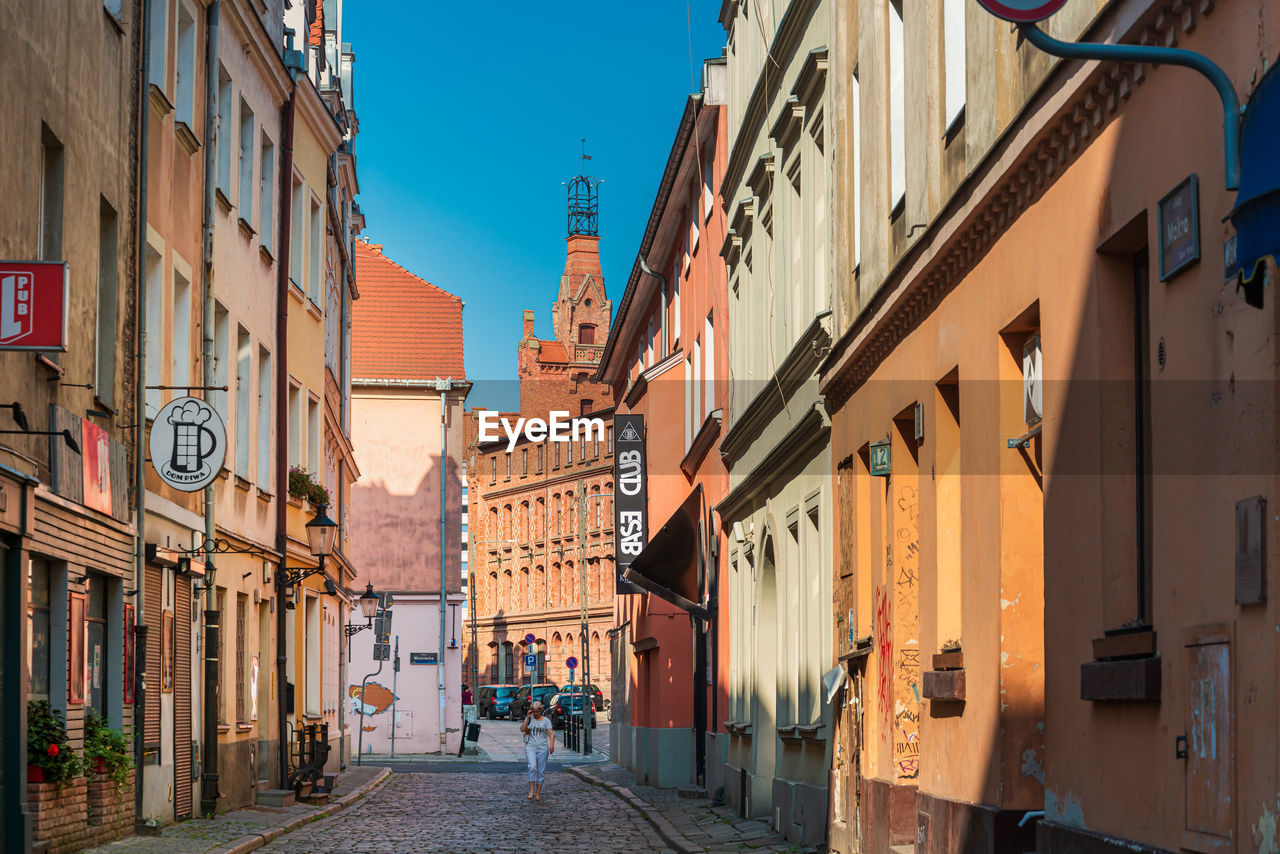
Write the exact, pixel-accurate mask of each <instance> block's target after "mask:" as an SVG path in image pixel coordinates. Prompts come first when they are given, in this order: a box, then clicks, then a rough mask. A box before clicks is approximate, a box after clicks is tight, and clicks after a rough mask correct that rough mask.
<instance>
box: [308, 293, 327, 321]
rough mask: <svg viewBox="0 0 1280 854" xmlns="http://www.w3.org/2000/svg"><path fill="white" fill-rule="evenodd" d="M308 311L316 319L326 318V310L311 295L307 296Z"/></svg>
mask: <svg viewBox="0 0 1280 854" xmlns="http://www.w3.org/2000/svg"><path fill="white" fill-rule="evenodd" d="M307 313H308V314H310V315H311V316H312V317H314V318H315V319H316V320H323V319H324V311H323V310H322V309H321V308H320V306H318V305H316V301H315V300H313V299H311V298H310V297H307Z"/></svg>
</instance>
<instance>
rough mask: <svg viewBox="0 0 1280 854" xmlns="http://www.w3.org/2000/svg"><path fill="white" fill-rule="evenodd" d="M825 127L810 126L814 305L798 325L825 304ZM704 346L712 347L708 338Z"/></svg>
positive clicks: (816, 123)
mask: <svg viewBox="0 0 1280 854" xmlns="http://www.w3.org/2000/svg"><path fill="white" fill-rule="evenodd" d="M824 133H825V131H824V129H823V124H822V122H821V121H818V122H815V127H814V128H813V129H812V137H813V147H814V150H815V151H816V152H817V154H818V157H817V161H816V162H815V163H814V168H812V169H810V170H809V227H808V231H809V234H810V235H811V237H810V240H811V241H812V244H811V255H810V258H811V259H812V261H811V263H812V264H813V270H812V271H811V275H812V277H813V305H812V306H810V308H809V314H808V316H807V317H806V318H804V323H803V324H802V326H801V328H803V327H804V326H808V322H809V320H811V319H812V318H813V316H814V315H815V314H817V313H818V312H820V311H822V310H823V308H824V307H825V306H826V305H827V163H826V157H825V155H826V145H825V142H824ZM707 346H708V347H709V346H711V342H710V340H708V341H707Z"/></svg>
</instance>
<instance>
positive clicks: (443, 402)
mask: <svg viewBox="0 0 1280 854" xmlns="http://www.w3.org/2000/svg"><path fill="white" fill-rule="evenodd" d="M452 387H453V379H452V378H450V379H447V380H436V388H438V389H439V390H440V646H439V650H440V658H439V660H438V661H437V662H436V679H437V681H438V682H439V691H440V752H441V753H442V754H443V753H444V752H445V749H444V748H445V722H444V713H445V710H446V708H447V707H448V706H447V703H446V701H445V694H444V689H445V666H444V623H445V619H446V614H445V603H446V601H447V597H448V594H447V593H446V592H445V590H446V586H445V583H444V567H445V554H446V551H445V549H446V547H447V545H448V542H449V541H448V539H447V538H446V537H445V520H446V519H447V516H446V515H445V497H446V496H447V495H448V476H449V455H448V453H447V451H448V446H449V445H448V443H449V433H448V423H449V418H448V412H449V409H448V407H449V389H450V388H452ZM394 725H395V721H392V729H393V731H394V728H395V727H394Z"/></svg>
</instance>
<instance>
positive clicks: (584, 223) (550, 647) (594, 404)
mask: <svg viewBox="0 0 1280 854" xmlns="http://www.w3.org/2000/svg"><path fill="white" fill-rule="evenodd" d="M574 180H575V186H581V188H582V193H583V196H582V200H583V203H582V206H581V208H580V215H579V216H578V217H577V218H575V216H574V214H572V213H571V215H570V233H569V236H568V237H567V239H566V257H565V269H564V275H563V276H562V277H561V279H560V287H559V291H558V294H557V298H556V300H555V302H554V303H553V304H552V309H551V313H552V325H553V329H554V336H553V337H552V338H549V339H541V338H538V337H537V336H536V335H535V333H534V313H533V312H532V311H530V310H526V311H525V312H524V315H523V327H522V334H521V339H520V342H519V343H518V345H517V366H518V374H519V377H520V411H519V412H517V413H496V412H487V413H481V412H480V411H477V410H473V411H472V412H471V413H470V421H471V427H470V428H469V429H470V431H471V435H472V436H473V437H474V438H473V439H472V443H471V444H470V445H469V447H468V462H467V473H468V475H467V476H468V494H469V497H470V500H471V506H470V508H469V512H468V520H469V539H470V544H471V549H472V553H471V560H470V561H469V566H470V571H471V575H472V582H471V583H472V585H473V586H474V590H475V595H474V601H475V608H474V610H473V612H472V614H471V615H470V624H469V626H468V628H469V629H470V630H471V631H470V632H469V636H470V635H471V634H474V636H475V637H476V643H475V645H476V657H475V659H474V662H475V668H476V671H475V672H476V676H477V681H478V682H479V684H481V685H484V684H510V683H513V682H519V681H528V680H529V679H530V678H531V677H532V678H533V679H534V681H547V682H556V683H559V684H563V683H566V682H569V681H570V679H571V678H572V679H573V680H575V681H583V680H584V679H589V681H590V683H591V684H594V685H596V686H597V687H599V688H600V690H601V692H603V694H604V695H605V696H608V695H609V691H610V685H611V677H610V672H609V668H608V667H607V665H605V662H607V661H608V653H607V636H606V633H607V632H608V630H609V628H610V626H611V625H612V619H613V608H612V602H613V588H614V569H613V503H612V493H613V460H612V453H613V444H612V436H611V433H612V419H611V414H612V410H611V409H610V403H611V400H610V395H609V389H608V387H607V386H605V385H603V384H601V383H599V382H597V381H596V379H595V372H596V369H597V366H598V365H599V363H600V356H601V353H602V351H603V349H604V341H605V338H606V336H607V334H608V330H609V323H610V319H611V317H612V313H613V303H612V301H611V300H609V298H608V293H607V292H606V290H605V284H604V276H603V274H602V272H601V269H600V255H599V241H600V237H599V234H598V232H597V229H596V219H595V211H596V196H595V192H596V190H595V187H596V185H595V183H594V182H595V179H594V178H588V177H586V176H579V178H577V179H574ZM576 182H586V183H582V184H580V185H578V184H577V183H576ZM572 192H573V190H572V189H571V193H572ZM552 412H561V413H565V415H564V416H562V417H568V416H572V417H579V416H588V417H591V418H595V419H599V422H600V424H601V425H602V426H603V429H604V433H603V434H600V433H599V432H590V434H589V435H588V432H587V431H585V430H584V431H582V432H581V433H580V434H579V435H578V436H576V437H571V438H570V440H569V441H550V440H546V441H543V440H531V439H530V438H529V437H528V436H526V435H523V434H522V435H521V438H520V439H519V441H518V443H517V444H516V445H515V446H514V447H512V448H508V442H507V439H506V438H505V434H504V433H503V431H502V430H501V429H500V428H498V427H496V426H495V427H492V428H491V430H492V431H493V432H492V433H491V434H490V435H489V437H486V435H482V433H481V429H480V421H479V419H480V418H481V417H482V415H485V416H488V417H492V418H494V419H495V420H494V422H493V423H494V424H495V425H496V424H497V423H498V422H497V421H496V419H497V418H507V419H508V420H509V421H510V423H512V424H515V423H516V419H519V418H526V419H528V418H541V419H547V418H549V417H550V415H551V413H552ZM492 436H497V437H500V438H491V437H492ZM530 634H532V635H533V636H534V637H535V638H536V640H537V645H538V652H537V656H538V658H537V664H536V667H535V668H530V669H527V668H525V666H524V660H523V646H522V644H523V641H524V639H525V637H526V636H527V635H530ZM570 657H573V658H576V659H577V660H578V662H579V663H580V667H579V668H578V669H577V670H576V672H574V673H572V674H571V672H570V668H569V667H568V666H567V664H568V660H569V658H570Z"/></svg>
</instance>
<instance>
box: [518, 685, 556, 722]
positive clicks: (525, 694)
mask: <svg viewBox="0 0 1280 854" xmlns="http://www.w3.org/2000/svg"><path fill="white" fill-rule="evenodd" d="M559 690H560V689H559V688H557V687H556V685H555V683H554V682H542V683H535V684H534V686H533V690H532V694H531V693H530V690H529V686H528V685H521V686H520V690H519V691H517V692H516V696H515V698H514V699H512V701H511V720H513V721H518V720H522V719H523V718H524V716H525V715H527V714H529V709H530V707H531V706H533V700H541V701H542V707H543V709H544V710H545V709H546V707H547V700H549V699H550V698H551V696H552V695H554V694H555V693H557V692H558V691H559ZM530 696H532V699H530Z"/></svg>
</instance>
